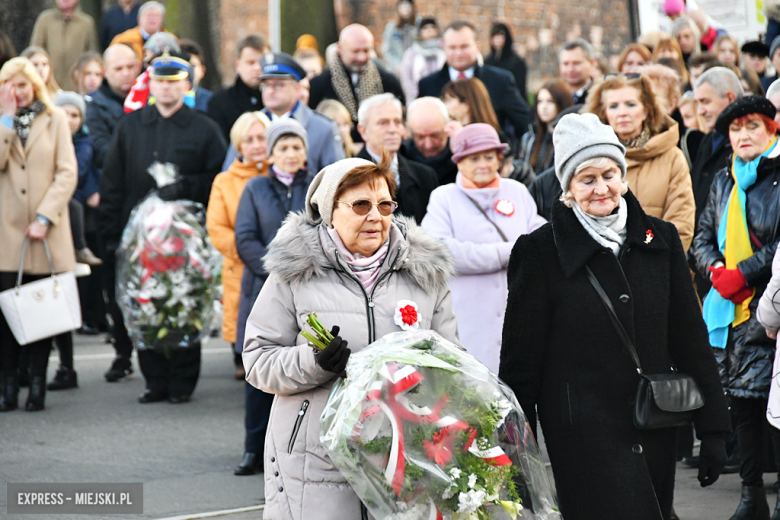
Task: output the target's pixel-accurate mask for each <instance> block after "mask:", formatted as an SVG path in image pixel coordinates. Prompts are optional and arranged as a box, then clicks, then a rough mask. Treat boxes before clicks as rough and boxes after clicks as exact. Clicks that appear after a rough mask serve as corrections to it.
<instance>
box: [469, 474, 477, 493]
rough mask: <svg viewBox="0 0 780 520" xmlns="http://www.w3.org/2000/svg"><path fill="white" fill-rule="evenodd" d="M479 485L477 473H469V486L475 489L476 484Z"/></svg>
mask: <svg viewBox="0 0 780 520" xmlns="http://www.w3.org/2000/svg"><path fill="white" fill-rule="evenodd" d="M476 485H477V476H476V475H475V474H473V473H472V474H471V475H469V487H470V488H471V489H474V486H476Z"/></svg>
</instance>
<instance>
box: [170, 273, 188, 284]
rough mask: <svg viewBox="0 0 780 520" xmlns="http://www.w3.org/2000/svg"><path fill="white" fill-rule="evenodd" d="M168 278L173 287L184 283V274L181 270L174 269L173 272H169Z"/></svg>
mask: <svg viewBox="0 0 780 520" xmlns="http://www.w3.org/2000/svg"><path fill="white" fill-rule="evenodd" d="M168 277H169V278H170V279H171V283H172V284H174V285H178V284H180V283H182V282H183V281H184V273H183V272H182V270H181V269H176V270H175V271H173V272H171V273H170V274H169V275H168Z"/></svg>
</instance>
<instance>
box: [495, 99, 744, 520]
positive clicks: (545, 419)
mask: <svg viewBox="0 0 780 520" xmlns="http://www.w3.org/2000/svg"><path fill="white" fill-rule="evenodd" d="M553 138H554V144H555V150H556V154H555V165H556V174H557V177H558V179H559V181H560V184H561V187H562V188H563V191H564V193H565V195H564V197H563V199H564V200H566V202H562V200H560V199H559V200H556V201H555V203H554V204H553V208H552V221H551V222H550V223H549V224H547V225H545V226H543V227H541V228H539V229H538V230H536V231H535V232H534V233H532V234H530V235H525V236H522V237H520V239H519V240H518V241H517V243H516V244H515V247H514V249H513V251H512V257H511V260H510V262H509V269H508V278H509V299H508V305H507V313H506V319H505V322H504V333H503V345H502V349H501V365H500V368H499V376H500V377H501V379H503V380H504V381H505V382H506V383H507V384H509V386H510V387H511V388H512V389H513V390H514V392H515V395H516V396H517V398H518V401H519V402H520V405H521V406H522V408H523V410H524V411H525V413H526V415H527V417H528V419H529V422H530V424H531V427H532V429H533V431H534V432H536V422H537V419H536V413H535V410H536V412H538V417H539V420H540V421H541V425H542V428H543V430H544V437H545V441H546V443H547V449H548V452H549V454H550V461H551V462H552V469H553V473H554V476H555V484H556V488H557V491H558V499H559V503H560V508H561V513H562V515H563V517H564V518H566V519H567V520H591V519H592V520H596V519H598V520H624V519H625V518H629V517H630V518H631V519H632V520H668V519H669V518H670V516H671V510H672V501H673V491H674V474H675V459H676V453H675V452H676V444H677V430H676V428H666V429H657V430H639V429H638V428H637V427H636V426H634V423H633V406H634V398H635V395H636V391H637V385H638V383H639V379H640V378H639V375H638V373H637V369H636V365H634V363H633V361H632V359H631V357H629V355H628V354H627V352H626V349H625V348H624V346H623V343H622V342H621V340H620V337H619V336H618V333H617V331H616V329H615V328H614V327H613V324H612V322H611V321H610V317H609V314H608V313H607V311H606V309H605V306H604V304H603V302H602V300H601V299H600V298H599V295H598V293H597V292H596V290H595V289H594V287H593V286H592V285H591V284H590V282H589V280H588V278H587V276H586V271H585V267H586V266H587V267H589V268H590V269H591V270H592V271H593V273H594V275H595V277H596V278H597V279H598V280H599V283H600V284H601V286H602V287H603V288H604V291H605V292H606V293H607V295H608V296H609V298H610V300H611V302H612V305H613V306H614V308H615V310H616V312H617V315H618V317H619V319H620V321H621V323H622V324H623V326H624V327H625V329H626V330H627V331H628V333H629V335H630V336H631V338H632V340H633V342H634V345H635V346H636V350H637V353H638V356H639V359H640V362H641V364H642V368H643V369H644V370H645V372H646V373H648V374H660V373H670V372H671V367H673V366H674V367H676V368H677V369H679V371H680V372H683V373H686V374H689V375H690V376H692V377H693V378H694V379H695V381H696V382H697V384H698V386H699V388H700V389H701V392H702V394H703V396H704V400H705V404H704V406H703V407H702V408H700V409H699V410H697V411H696V415H695V424H696V430H697V434H698V435H699V437H700V438H701V439H702V447H701V461H702V462H701V468H700V472H699V480H700V482H701V483H702V485H703V486H704V485H709V484H711V483H713V482H714V481H715V480H717V478H718V476H719V474H720V471H721V470H722V468H723V465H724V464H725V460H726V449H725V436H726V435H727V433H728V432H729V430H730V425H729V416H728V411H727V407H726V402H725V398H724V396H723V391H722V388H721V385H720V381H719V378H718V373H717V367H716V364H715V360H714V358H713V356H712V353H711V351H710V348H709V346H708V344H707V332H706V329H705V328H704V323H703V322H702V318H701V313H700V311H699V306H698V303H697V300H696V295H695V293H694V290H693V284H692V282H691V276H690V271H689V269H688V264H687V262H686V258H685V253H684V252H683V248H682V244H681V242H680V238H679V236H678V234H677V230H676V229H675V227H674V226H673V225H672V224H669V223H666V222H663V221H661V220H659V219H656V218H652V217H649V216H647V215H646V214H645V213H644V211H642V208H641V206H640V205H639V203H638V202H637V200H636V198H635V197H634V196H633V195H632V194H631V193H630V192H628V191H627V187H626V186H625V184H624V183H622V182H621V181H622V179H623V178H624V177H625V168H626V163H625V158H624V154H625V148H624V147H623V146H622V145H621V144H620V143H619V142H618V139H617V137H616V136H615V133H614V132H613V130H612V129H611V128H610V127H608V126H606V125H602V124H601V123H600V122H599V121H598V118H596V117H595V116H593V115H592V114H584V115H576V114H570V115H567V116H564V117H563V118H562V119H561V121H560V122H559V123H558V126H557V127H556V129H555V133H554V135H553ZM621 193H622V195H621ZM629 512H630V513H629Z"/></svg>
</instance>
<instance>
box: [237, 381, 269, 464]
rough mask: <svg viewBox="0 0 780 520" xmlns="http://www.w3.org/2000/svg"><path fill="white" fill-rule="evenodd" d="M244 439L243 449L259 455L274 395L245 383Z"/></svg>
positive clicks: (263, 442)
mask: <svg viewBox="0 0 780 520" xmlns="http://www.w3.org/2000/svg"><path fill="white" fill-rule="evenodd" d="M245 393H246V417H245V419H244V425H245V427H246V441H245V443H244V446H245V448H244V451H246V452H247V453H259V454H260V455H261V456H262V454H263V451H264V447H265V432H266V430H267V429H268V418H269V417H270V416H271V405H272V404H273V403H274V395H273V394H267V393H265V392H263V391H262V390H258V389H257V388H255V387H254V386H252V385H250V384H249V383H246V387H245Z"/></svg>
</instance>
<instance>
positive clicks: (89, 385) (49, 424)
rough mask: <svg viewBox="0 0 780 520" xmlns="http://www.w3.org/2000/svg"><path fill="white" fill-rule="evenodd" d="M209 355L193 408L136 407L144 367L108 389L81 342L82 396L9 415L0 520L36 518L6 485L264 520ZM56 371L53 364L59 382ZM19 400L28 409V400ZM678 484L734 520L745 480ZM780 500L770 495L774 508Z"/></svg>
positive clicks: (196, 514) (689, 519)
mask: <svg viewBox="0 0 780 520" xmlns="http://www.w3.org/2000/svg"><path fill="white" fill-rule="evenodd" d="M203 354H204V355H203V367H202V373H201V378H200V382H199V384H198V388H197V389H196V391H195V395H194V397H193V400H192V402H191V403H189V404H185V405H171V404H168V403H165V402H164V403H156V404H147V405H141V404H138V402H137V400H136V399H137V396H138V394H140V393H141V391H142V390H143V387H144V385H143V378H142V377H141V375H140V373H139V372H138V371H137V366H138V365H137V363H135V367H136V373H135V374H133V375H132V376H131V377H129V378H128V379H127V380H126V381H123V382H120V383H116V384H109V383H106V382H105V381H104V380H103V372H104V371H105V370H106V369H107V368H108V366H109V364H110V361H111V359H112V358H113V350H112V349H111V347H110V346H108V345H105V344H104V343H103V342H102V340H101V339H100V338H86V337H84V336H76V370H77V371H78V374H79V385H80V387H79V388H78V389H76V390H69V391H64V392H50V393H49V394H48V395H47V398H46V410H45V411H43V412H39V413H27V412H24V411H15V412H11V413H4V414H0V484H1V487H0V518H2V519H8V520H30V518H31V516H29V515H6V514H5V505H6V492H5V487H6V483H7V482H102V483H110V482H142V483H143V484H144V515H143V516H125V517H123V516H111V518H152V519H168V520H171V519H173V518H176V519H177V520H184V519H194V518H204V517H205V516H203V515H204V514H207V513H212V514H213V515H218V516H216V517H218V518H224V519H226V520H259V519H261V518H262V512H261V510H259V508H258V506H259V505H260V504H262V497H263V483H262V476H260V475H255V476H251V477H236V476H234V475H233V467H234V466H235V465H236V464H237V463H238V461H239V460H240V458H241V455H242V451H243V435H244V434H243V399H244V390H243V386H242V385H243V383H241V382H239V381H236V380H235V379H233V377H232V374H233V367H232V356H231V352H230V349H229V346H228V345H227V344H226V343H225V342H223V341H222V340H211V341H210V342H209V343H208V344H206V345H205V346H204V352H203ZM54 356H56V354H55V355H54ZM57 365H58V361H57V360H56V357H53V358H52V360H51V362H50V369H49V378H50V379H51V378H52V377H53V374H54V371H55V370H56V368H57ZM20 398H21V399H22V401H23V400H24V399H26V390H24V389H23V390H22V392H21V394H20ZM677 475H678V476H677V491H676V499H675V507H676V510H677V513H678V515H679V516H680V518H681V519H682V520H721V519H722V520H727V519H728V518H729V517H730V516H731V514H732V513H733V512H734V509H735V508H736V505H737V503H738V502H739V495H740V484H739V477H738V476H736V475H725V476H723V477H721V479H720V480H719V481H718V482H717V483H716V484H715V485H714V486H713V487H710V488H707V489H702V488H700V487H699V484H698V482H697V481H696V472H695V471H694V470H691V469H688V468H684V467H682V466H680V467H679V468H678V474H677ZM765 477H766V478H765V480H766V481H767V483H771V482H773V481H774V478H772V475H765ZM774 500H775V496H774V495H770V506H772V507H773V506H774ZM242 509H243V511H235V510H242ZM231 511H235V512H231ZM210 517H215V516H210ZM44 518H46V519H47V520H48V519H51V520H84V519H88V518H95V517H89V516H76V515H47V516H45V517H44ZM625 518H626V519H627V520H628V519H630V518H631V512H626V515H625ZM307 520H309V519H307ZM311 520H316V519H311Z"/></svg>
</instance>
